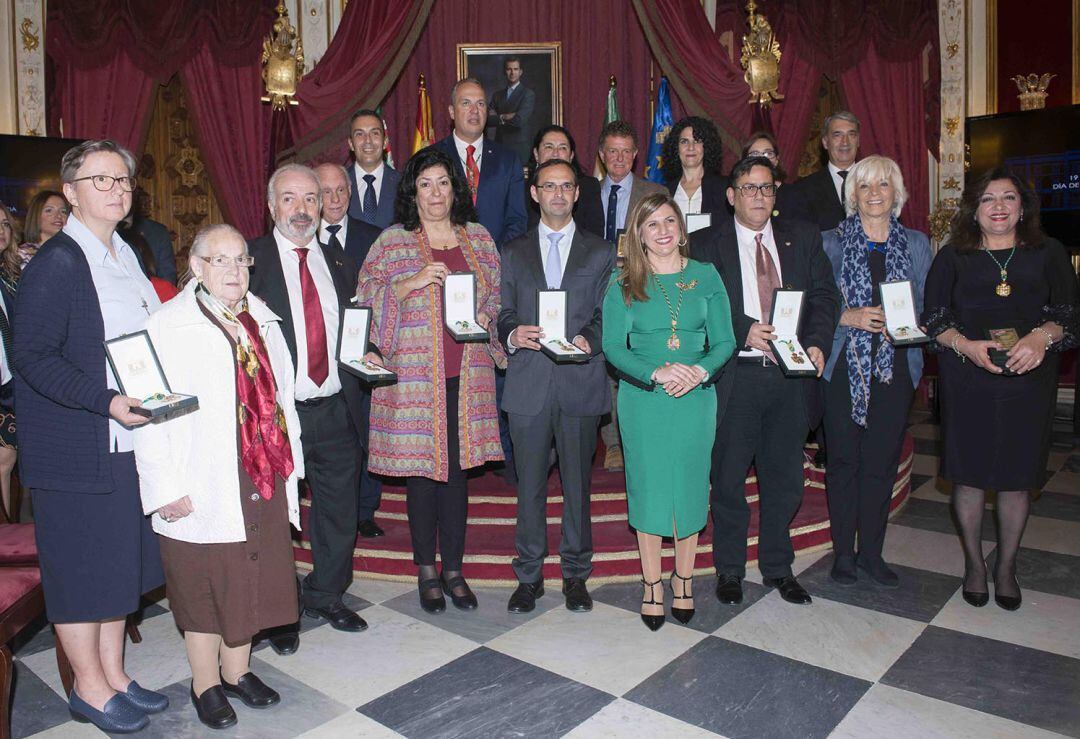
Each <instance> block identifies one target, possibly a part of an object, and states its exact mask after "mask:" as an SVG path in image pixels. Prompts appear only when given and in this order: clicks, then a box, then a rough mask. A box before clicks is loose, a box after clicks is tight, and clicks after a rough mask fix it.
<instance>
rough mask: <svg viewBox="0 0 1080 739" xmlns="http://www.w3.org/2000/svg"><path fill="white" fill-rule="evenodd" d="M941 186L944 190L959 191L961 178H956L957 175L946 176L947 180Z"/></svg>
mask: <svg viewBox="0 0 1080 739" xmlns="http://www.w3.org/2000/svg"><path fill="white" fill-rule="evenodd" d="M941 188H942V189H943V190H956V191H957V192H959V191H960V180H958V179H956V178H955V177H946V178H945V181H944V182H942V183H941Z"/></svg>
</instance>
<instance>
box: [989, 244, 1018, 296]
mask: <svg viewBox="0 0 1080 739" xmlns="http://www.w3.org/2000/svg"><path fill="white" fill-rule="evenodd" d="M983 251H985V252H986V253H987V254H989V255H990V258H991V259H993V260H994V264H996V265H997V266H998V269H999V270H1001V273H1000V276H1001V282H1000V283H998V285H997V287H995V288H994V292H995V293H997V294H998V296H999V297H1002V298H1007V297H1009V295H1011V294H1012V285H1010V284H1009V262H1011V261H1012V258H1013V255H1014V254H1016V247H1015V246H1014V247H1013V248H1012V249H1010V250H1009V257H1008V259H1006V260H1005V264H1002V263H1001V262H999V261H998V258H997V257H995V256H994V252H992V251H990V249H988V248H986V247H985V246H984V247H983Z"/></svg>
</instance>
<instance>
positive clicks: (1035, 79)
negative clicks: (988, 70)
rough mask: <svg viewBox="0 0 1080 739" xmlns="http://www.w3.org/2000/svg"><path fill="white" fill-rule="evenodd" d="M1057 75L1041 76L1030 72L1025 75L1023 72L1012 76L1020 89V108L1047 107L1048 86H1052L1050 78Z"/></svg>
mask: <svg viewBox="0 0 1080 739" xmlns="http://www.w3.org/2000/svg"><path fill="white" fill-rule="evenodd" d="M1056 76H1057V75H1055V74H1044V75H1043V76H1042V77H1040V76H1039V75H1037V74H1034V73H1032V74H1029V75H1028V76H1027V77H1025V76H1024V75H1022V74H1018V75H1016V76H1015V77H1013V78H1012V81H1013V82H1015V83H1016V87H1017V88H1018V89H1019V90H1020V94H1019V95H1017V97H1018V98H1020V110H1041V109H1042V108H1045V107H1046V94H1047V93H1046V88H1047V87H1049V86H1050V80H1052V79H1053V78H1054V77H1056Z"/></svg>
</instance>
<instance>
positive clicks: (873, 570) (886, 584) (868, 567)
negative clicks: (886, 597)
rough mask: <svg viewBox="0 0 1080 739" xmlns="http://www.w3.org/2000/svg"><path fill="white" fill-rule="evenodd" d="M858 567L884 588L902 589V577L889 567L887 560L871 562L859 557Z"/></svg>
mask: <svg viewBox="0 0 1080 739" xmlns="http://www.w3.org/2000/svg"><path fill="white" fill-rule="evenodd" d="M858 565H859V569H860V570H862V571H863V572H865V573H866V574H867V575H869V576H870V579H871V580H873V581H874V582H876V583H877V584H878V585H880V586H882V587H883V588H898V587H900V576H899V575H897V574H896V572H895V570H893V569H892V568H891V567H889V565H887V564H885V560H883V559H875V560H871V559H866V558H865V557H859V561H858Z"/></svg>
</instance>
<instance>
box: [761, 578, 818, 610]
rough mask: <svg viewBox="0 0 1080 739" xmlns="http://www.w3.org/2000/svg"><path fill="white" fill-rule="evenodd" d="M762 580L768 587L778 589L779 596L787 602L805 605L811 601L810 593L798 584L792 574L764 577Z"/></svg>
mask: <svg viewBox="0 0 1080 739" xmlns="http://www.w3.org/2000/svg"><path fill="white" fill-rule="evenodd" d="M762 582H763V583H764V584H765V585H767V586H768V587H770V588H776V589H777V590H779V591H780V597H781V598H783V599H784V600H786V601H787V602H788V603H794V604H795V605H799V606H805V605H808V604H809V603H812V602H813V599H812V598H811V597H810V593H808V592H806V589H805V588H804V587H803V586H802V585H800V584H799V581H798V580H796V579H795V577H794V576H793V575H787V576H785V577H766V578H764V579H763V580H762Z"/></svg>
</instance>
